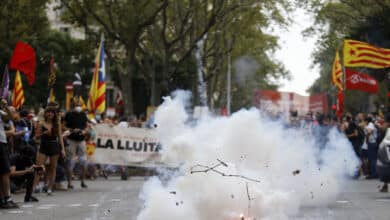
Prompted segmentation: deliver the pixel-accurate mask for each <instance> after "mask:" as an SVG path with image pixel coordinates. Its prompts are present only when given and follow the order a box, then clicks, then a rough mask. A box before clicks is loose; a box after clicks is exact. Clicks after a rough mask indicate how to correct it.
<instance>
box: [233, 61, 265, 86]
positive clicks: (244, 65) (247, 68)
mask: <svg viewBox="0 0 390 220" xmlns="http://www.w3.org/2000/svg"><path fill="white" fill-rule="evenodd" d="M233 65H234V70H235V80H236V81H237V82H238V83H240V84H244V83H245V82H247V81H248V80H250V79H252V78H253V77H254V76H255V74H256V71H257V70H258V69H259V67H260V66H259V64H258V63H257V62H256V60H255V59H253V58H252V57H248V56H243V57H240V58H238V59H236V60H235V61H234V63H233Z"/></svg>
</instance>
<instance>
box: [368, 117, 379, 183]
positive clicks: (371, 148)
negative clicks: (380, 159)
mask: <svg viewBox="0 0 390 220" xmlns="http://www.w3.org/2000/svg"><path fill="white" fill-rule="evenodd" d="M365 121H366V123H367V125H366V127H365V130H366V139H367V148H368V151H367V156H368V167H369V172H368V176H367V178H368V179H373V178H377V174H376V159H377V151H378V145H377V129H376V127H375V125H374V123H373V121H372V117H371V116H367V117H366V119H365Z"/></svg>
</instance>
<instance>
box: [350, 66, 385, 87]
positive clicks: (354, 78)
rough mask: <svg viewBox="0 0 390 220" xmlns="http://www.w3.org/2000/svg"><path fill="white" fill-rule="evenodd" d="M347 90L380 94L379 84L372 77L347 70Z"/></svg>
mask: <svg viewBox="0 0 390 220" xmlns="http://www.w3.org/2000/svg"><path fill="white" fill-rule="evenodd" d="M345 89H351V90H360V91H363V92H368V93H377V92H378V82H377V81H376V80H375V79H374V78H373V77H371V76H369V75H367V74H364V73H360V72H357V71H354V70H351V69H348V68H345Z"/></svg>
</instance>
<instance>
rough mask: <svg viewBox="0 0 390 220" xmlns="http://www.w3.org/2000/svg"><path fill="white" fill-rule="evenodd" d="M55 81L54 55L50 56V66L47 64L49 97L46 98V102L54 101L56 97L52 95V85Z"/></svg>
mask: <svg viewBox="0 0 390 220" xmlns="http://www.w3.org/2000/svg"><path fill="white" fill-rule="evenodd" d="M55 83H56V73H55V68H54V57H53V56H52V57H51V58H50V66H49V78H48V82H47V85H48V86H49V98H48V99H47V103H49V102H55V100H56V97H55V95H54V85H55Z"/></svg>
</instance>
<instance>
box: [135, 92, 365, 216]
mask: <svg viewBox="0 0 390 220" xmlns="http://www.w3.org/2000/svg"><path fill="white" fill-rule="evenodd" d="M188 100H189V94H188V93H185V92H183V91H179V92H176V97H175V98H171V97H167V98H166V99H165V101H164V103H163V104H162V105H161V106H160V107H159V109H158V110H157V112H156V115H155V119H156V123H157V125H158V127H157V133H158V138H159V139H160V141H161V143H162V145H163V150H162V156H163V159H164V161H165V162H166V163H167V164H169V165H170V166H177V167H180V171H178V172H176V173H175V175H174V177H173V178H172V179H171V180H169V181H167V182H163V181H162V180H160V179H158V178H157V177H154V178H151V179H150V180H149V181H148V182H146V183H145V185H144V186H143V189H142V193H141V195H140V197H141V199H143V200H144V209H143V210H142V211H141V212H140V213H139V215H138V217H137V219H138V220H156V219H169V220H179V219H180V220H182V219H189V220H204V219H221V220H222V219H223V220H226V219H239V216H240V214H244V215H245V216H249V217H251V219H254V218H256V219H273V220H274V219H288V218H289V217H290V216H294V215H296V214H297V213H298V212H299V207H301V206H303V205H321V204H326V203H327V202H328V201H331V200H333V199H334V198H335V197H336V196H337V193H338V191H339V188H340V187H342V184H343V182H344V180H345V179H346V177H347V176H348V175H352V174H353V173H354V172H355V169H356V167H357V166H358V159H357V158H356V157H355V155H354V153H353V151H352V149H351V145H350V144H349V142H348V140H346V139H345V138H344V137H343V136H342V135H341V134H339V133H338V132H337V131H336V130H332V131H331V132H330V133H329V140H330V141H329V142H328V144H327V145H326V146H325V147H324V148H322V149H319V148H318V147H316V145H315V141H314V139H313V138H311V137H305V136H304V135H303V134H302V133H301V132H300V131H297V130H286V129H284V128H283V126H282V125H281V124H280V123H277V122H271V121H270V120H268V119H267V118H265V117H263V116H261V114H259V112H258V111H257V110H256V109H250V110H241V111H239V112H236V113H234V114H233V115H232V116H231V117H212V116H210V115H209V116H206V117H204V118H202V119H200V120H199V121H197V123H196V125H193V124H191V125H190V124H189V123H188V119H189V116H188V115H187V113H186V111H185V107H184V106H185V103H188ZM196 165H201V166H196ZM194 166H196V168H197V169H199V168H203V169H204V171H205V170H206V171H205V172H196V173H192V174H191V170H193V169H194ZM212 167H214V168H212ZM210 168H212V169H210ZM243 177H245V178H243ZM258 181H259V182H258ZM246 219H248V218H246Z"/></svg>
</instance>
